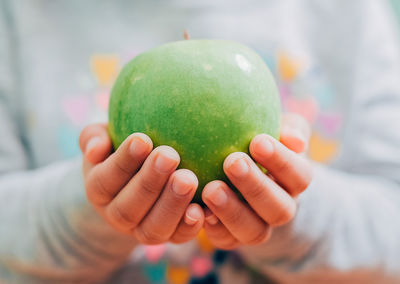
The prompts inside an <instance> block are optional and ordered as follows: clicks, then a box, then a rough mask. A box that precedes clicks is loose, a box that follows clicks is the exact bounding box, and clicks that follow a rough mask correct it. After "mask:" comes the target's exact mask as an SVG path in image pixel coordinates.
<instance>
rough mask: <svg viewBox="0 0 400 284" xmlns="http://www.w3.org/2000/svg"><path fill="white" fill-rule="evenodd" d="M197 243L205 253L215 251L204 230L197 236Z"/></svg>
mask: <svg viewBox="0 0 400 284" xmlns="http://www.w3.org/2000/svg"><path fill="white" fill-rule="evenodd" d="M197 242H198V244H199V247H200V249H201V250H202V251H203V252H206V253H210V252H212V251H213V250H214V247H213V245H212V244H211V242H210V240H209V239H208V237H207V234H206V232H205V231H204V229H201V230H200V232H199V234H198V235H197Z"/></svg>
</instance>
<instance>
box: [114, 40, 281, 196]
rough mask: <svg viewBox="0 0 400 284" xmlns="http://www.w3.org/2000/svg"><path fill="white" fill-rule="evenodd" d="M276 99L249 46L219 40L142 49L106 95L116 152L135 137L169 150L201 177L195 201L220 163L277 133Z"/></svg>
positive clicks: (272, 85) (266, 71) (218, 175)
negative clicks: (146, 138) (142, 135)
mask: <svg viewBox="0 0 400 284" xmlns="http://www.w3.org/2000/svg"><path fill="white" fill-rule="evenodd" d="M280 110H281V107H280V100H279V95H278V91H277V88H276V84H275V81H274V79H273V76H272V74H271V72H270V70H269V69H268V67H267V66H266V65H265V63H264V61H263V60H262V59H261V58H260V57H259V56H258V55H257V54H256V53H255V52H254V51H253V50H251V49H250V48H248V47H246V46H244V45H242V44H239V43H236V42H232V41H225V40H185V41H178V42H172V43H168V44H165V45H162V46H159V47H156V48H154V49H151V50H149V51H147V52H144V53H142V54H140V55H138V56H137V57H135V58H134V59H133V60H132V61H130V62H129V63H128V64H126V66H125V67H124V68H123V69H122V71H121V73H120V74H119V76H118V78H117V80H116V82H115V84H114V86H113V89H112V93H111V98H110V105H109V133H110V136H111V139H112V142H113V145H114V147H115V148H117V147H118V146H119V145H120V144H121V143H122V141H123V140H124V139H125V138H126V137H128V135H130V134H131V133H133V132H143V133H146V134H147V135H149V136H150V138H151V139H152V140H153V143H154V145H155V146H158V145H169V146H171V147H173V148H174V149H176V150H177V151H178V153H179V154H180V156H181V163H180V168H187V169H190V170H192V171H193V172H194V173H195V174H196V175H197V177H198V179H199V188H198V190H197V192H196V196H195V198H194V200H195V201H197V202H201V191H202V189H203V187H204V186H205V185H206V184H207V183H208V182H210V181H212V180H215V179H220V180H225V181H227V178H226V176H225V175H224V172H223V169H222V164H223V161H224V159H225V158H226V156H227V155H229V154H230V153H232V152H236V151H241V152H246V153H247V152H248V146H249V143H250V141H251V139H252V138H253V137H254V136H255V135H257V134H260V133H267V134H270V135H272V136H273V137H275V138H278V136H279V128H280V116H281V114H280Z"/></svg>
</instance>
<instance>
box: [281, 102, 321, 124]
mask: <svg viewBox="0 0 400 284" xmlns="http://www.w3.org/2000/svg"><path fill="white" fill-rule="evenodd" d="M286 110H287V111H288V112H294V113H297V114H300V115H301V116H303V117H304V118H305V119H307V121H308V122H310V123H311V124H312V123H313V122H314V121H315V120H316V118H317V116H318V112H319V107H318V103H317V101H316V100H315V98H313V97H308V98H306V99H296V98H293V97H288V98H287V99H286Z"/></svg>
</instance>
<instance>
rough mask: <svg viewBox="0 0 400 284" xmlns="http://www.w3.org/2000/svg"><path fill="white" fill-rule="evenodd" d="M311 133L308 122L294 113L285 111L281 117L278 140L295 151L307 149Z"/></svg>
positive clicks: (299, 151)
mask: <svg viewBox="0 0 400 284" xmlns="http://www.w3.org/2000/svg"><path fill="white" fill-rule="evenodd" d="M310 135H311V128H310V124H309V123H308V122H307V121H306V120H305V119H304V118H303V117H302V116H301V115H298V114H295V113H286V114H284V115H283V117H282V126H281V133H280V141H281V142H282V143H283V144H284V145H285V146H286V147H288V148H289V149H291V150H292V151H294V152H296V153H301V152H304V151H307V148H308V141H309V139H310Z"/></svg>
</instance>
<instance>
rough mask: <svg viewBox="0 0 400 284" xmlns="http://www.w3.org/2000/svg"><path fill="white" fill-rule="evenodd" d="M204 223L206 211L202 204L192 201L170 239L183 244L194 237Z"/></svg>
mask: <svg viewBox="0 0 400 284" xmlns="http://www.w3.org/2000/svg"><path fill="white" fill-rule="evenodd" d="M203 224H204V212H203V209H201V207H200V205H198V204H196V203H192V204H190V205H189V206H188V208H187V209H186V213H185V215H184V217H183V218H182V219H181V221H180V222H179V224H178V228H177V229H176V230H175V232H174V234H173V235H172V236H171V239H170V241H171V242H173V243H176V244H181V243H185V242H188V241H190V240H192V239H194V238H195V237H196V236H197V234H198V233H199V232H200V230H201V228H202V227H203Z"/></svg>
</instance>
